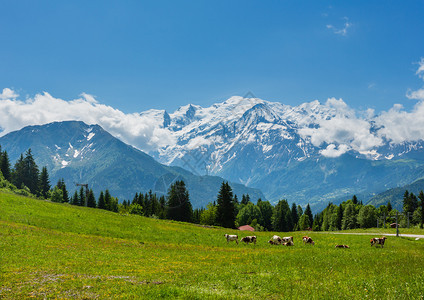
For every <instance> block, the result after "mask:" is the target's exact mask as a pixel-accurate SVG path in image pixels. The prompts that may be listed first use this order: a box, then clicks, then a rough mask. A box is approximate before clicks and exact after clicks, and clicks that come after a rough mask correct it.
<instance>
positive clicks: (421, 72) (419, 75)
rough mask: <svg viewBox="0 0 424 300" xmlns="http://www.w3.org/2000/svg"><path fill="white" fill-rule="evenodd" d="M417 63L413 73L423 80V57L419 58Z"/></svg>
mask: <svg viewBox="0 0 424 300" xmlns="http://www.w3.org/2000/svg"><path fill="white" fill-rule="evenodd" d="M418 64H419V67H418V70H417V72H416V73H415V74H416V75H418V77H420V78H422V79H423V80H424V58H421V61H420V62H419V63H418Z"/></svg>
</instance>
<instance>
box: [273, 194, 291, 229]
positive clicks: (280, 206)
mask: <svg viewBox="0 0 424 300" xmlns="http://www.w3.org/2000/svg"><path fill="white" fill-rule="evenodd" d="M272 227H273V229H274V231H290V230H293V221H292V218H291V210H290V206H289V204H288V203H287V200H280V201H279V202H278V203H277V205H276V206H275V208H274V213H273V215H272Z"/></svg>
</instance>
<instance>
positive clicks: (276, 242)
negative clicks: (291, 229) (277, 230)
mask: <svg viewBox="0 0 424 300" xmlns="http://www.w3.org/2000/svg"><path fill="white" fill-rule="evenodd" d="M282 242H283V240H282V239H281V237H279V236H278V235H274V236H273V237H272V238H271V239H270V240H269V241H268V243H270V244H271V245H281V243H282Z"/></svg>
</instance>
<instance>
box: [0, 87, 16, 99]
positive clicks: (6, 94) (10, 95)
mask: <svg viewBox="0 0 424 300" xmlns="http://www.w3.org/2000/svg"><path fill="white" fill-rule="evenodd" d="M17 97H19V95H18V94H16V93H15V92H14V91H12V90H11V89H9V88H4V89H3V92H2V93H1V94H0V100H6V99H15V98H17Z"/></svg>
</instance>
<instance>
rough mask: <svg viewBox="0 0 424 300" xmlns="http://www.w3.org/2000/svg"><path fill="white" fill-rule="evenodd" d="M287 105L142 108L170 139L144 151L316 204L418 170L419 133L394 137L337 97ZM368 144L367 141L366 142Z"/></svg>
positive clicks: (422, 161)
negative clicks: (399, 140) (411, 138)
mask: <svg viewBox="0 0 424 300" xmlns="http://www.w3.org/2000/svg"><path fill="white" fill-rule="evenodd" d="M328 102H329V103H326V104H325V105H322V104H320V103H319V102H318V101H313V102H310V103H304V104H302V105H299V106H296V107H291V106H287V105H283V104H281V103H273V102H268V101H264V100H261V99H256V98H242V97H232V98H230V99H228V100H227V101H225V102H223V103H217V104H214V105H212V106H210V107H206V108H203V107H200V106H198V105H187V106H183V107H181V108H179V109H178V110H177V111H175V112H174V113H171V114H168V113H167V112H165V111H158V110H150V111H147V112H143V113H141V114H142V115H143V116H148V117H150V118H152V119H155V124H163V126H162V129H164V130H168V132H169V134H170V135H171V136H172V137H173V140H174V141H176V142H175V143H170V144H169V145H167V146H165V147H162V148H160V149H158V150H157V151H154V152H151V153H150V154H151V155H152V156H153V157H155V158H157V159H158V160H159V161H160V162H162V163H164V164H167V165H176V166H184V167H189V168H190V170H192V171H193V172H196V173H198V174H214V175H218V176H222V177H224V178H228V179H230V180H232V181H234V182H239V183H243V184H245V185H247V186H250V187H255V188H258V189H261V190H262V191H263V192H264V194H265V195H266V197H267V198H268V199H270V200H271V201H274V202H275V201H278V200H279V199H281V198H286V199H288V200H289V201H290V202H296V203H297V204H301V205H306V203H308V202H309V203H311V204H312V206H315V207H316V208H317V209H321V208H324V207H325V205H326V203H328V202H329V201H340V200H342V199H343V198H345V200H346V197H351V196H352V195H353V194H357V195H361V197H363V200H364V201H367V200H368V199H369V198H370V197H372V196H373V195H375V194H376V193H378V192H381V191H384V190H387V189H388V188H390V187H396V186H402V185H405V184H408V183H411V182H413V181H415V180H417V179H419V178H421V177H422V176H423V175H424V155H423V149H424V143H423V141H422V140H419V141H411V142H402V143H397V144H395V143H393V142H391V141H388V140H386V139H385V137H384V136H382V135H379V134H377V132H380V131H381V130H382V129H384V128H382V127H381V125H377V122H376V121H375V120H376V119H375V118H374V119H369V120H368V119H360V118H357V117H356V116H355V113H354V112H352V111H351V110H349V109H348V108H347V107H346V105H345V104H344V102H343V101H341V100H335V99H330V100H329V101H328ZM369 145H373V146H369Z"/></svg>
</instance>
